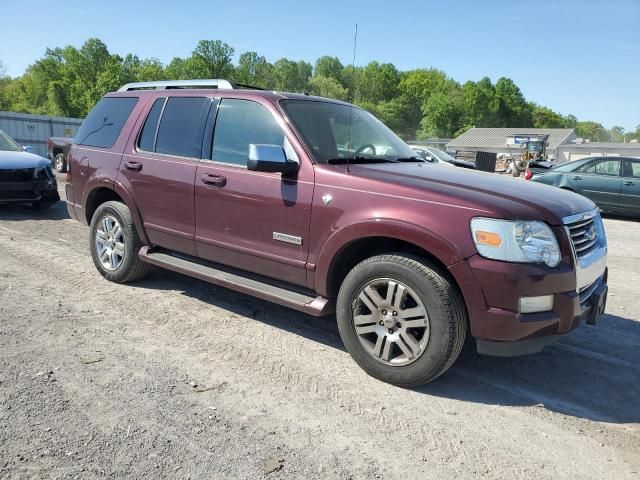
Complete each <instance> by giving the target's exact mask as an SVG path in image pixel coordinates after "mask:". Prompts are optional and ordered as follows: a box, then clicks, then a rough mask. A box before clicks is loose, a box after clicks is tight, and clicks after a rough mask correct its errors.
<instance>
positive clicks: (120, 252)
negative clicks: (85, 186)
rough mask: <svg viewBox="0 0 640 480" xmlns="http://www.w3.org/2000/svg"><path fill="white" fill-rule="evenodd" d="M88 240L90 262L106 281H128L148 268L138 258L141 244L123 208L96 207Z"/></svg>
mask: <svg viewBox="0 0 640 480" xmlns="http://www.w3.org/2000/svg"><path fill="white" fill-rule="evenodd" d="M89 238H90V240H89V248H90V250H91V257H92V258H93V263H94V264H95V266H96V268H97V269H98V271H99V272H100V273H101V274H102V276H103V277H105V278H106V279H107V280H110V281H112V282H116V283H126V282H132V281H134V280H138V279H139V278H142V277H143V276H144V275H145V274H146V273H147V270H148V269H149V265H148V264H146V263H144V262H142V261H141V260H140V258H139V257H138V251H139V250H140V248H141V247H142V243H141V242H140V238H139V237H138V232H137V231H136V227H135V225H134V223H133V220H132V218H131V212H130V211H129V209H128V208H127V206H126V205H124V204H122V203H120V202H106V203H103V204H102V205H100V206H99V207H98V209H97V210H96V211H95V213H94V214H93V218H92V219H91V227H90V235H89Z"/></svg>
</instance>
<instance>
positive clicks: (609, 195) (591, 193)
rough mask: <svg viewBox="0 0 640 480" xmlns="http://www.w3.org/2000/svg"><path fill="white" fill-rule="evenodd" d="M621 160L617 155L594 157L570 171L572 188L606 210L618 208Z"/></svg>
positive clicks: (620, 186)
mask: <svg viewBox="0 0 640 480" xmlns="http://www.w3.org/2000/svg"><path fill="white" fill-rule="evenodd" d="M621 167H622V161H621V160H620V158H617V157H604V158H596V159H594V160H592V161H590V162H588V163H586V164H584V165H582V166H581V167H579V168H578V169H576V170H574V171H573V172H571V173H568V174H567V176H568V179H569V183H570V184H571V186H572V187H573V189H574V190H575V191H576V192H578V193H580V194H582V195H584V196H585V197H588V198H590V199H591V200H593V201H594V202H595V203H596V205H598V206H599V207H602V208H605V209H607V210H616V209H618V208H619V207H618V202H619V201H620V190H621V188H622V177H621V176H620V173H621Z"/></svg>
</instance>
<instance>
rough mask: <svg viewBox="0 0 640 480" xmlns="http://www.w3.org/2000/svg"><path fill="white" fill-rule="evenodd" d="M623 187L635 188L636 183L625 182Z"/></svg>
mask: <svg viewBox="0 0 640 480" xmlns="http://www.w3.org/2000/svg"><path fill="white" fill-rule="evenodd" d="M623 185H624V186H625V187H633V186H634V185H635V183H633V182H624V183H623Z"/></svg>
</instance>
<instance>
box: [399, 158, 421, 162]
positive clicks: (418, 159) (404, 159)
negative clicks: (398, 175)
mask: <svg viewBox="0 0 640 480" xmlns="http://www.w3.org/2000/svg"><path fill="white" fill-rule="evenodd" d="M393 160H394V161H396V162H426V160H425V159H424V158H420V157H396V158H394V159H393Z"/></svg>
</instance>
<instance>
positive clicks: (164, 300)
mask: <svg viewBox="0 0 640 480" xmlns="http://www.w3.org/2000/svg"><path fill="white" fill-rule="evenodd" d="M61 186H62V185H61ZM605 224H606V228H607V231H608V235H609V243H610V262H609V265H610V283H609V285H610V297H609V304H608V310H607V314H606V315H605V316H604V318H602V319H601V321H600V323H599V324H598V325H597V326H595V327H588V326H583V327H581V328H580V329H578V330H577V331H575V332H573V333H572V334H570V335H568V336H566V337H564V338H562V339H561V340H560V341H558V342H557V343H555V344H554V345H552V346H550V347H548V348H547V349H546V350H545V351H544V352H543V353H541V354H539V355H534V356H530V357H523V358H515V359H499V358H490V357H480V356H478V355H475V354H473V353H471V352H467V353H466V354H465V355H464V356H463V358H461V359H460V360H459V361H458V363H457V364H456V365H455V366H454V367H453V368H452V369H451V370H450V371H449V372H448V373H447V374H445V375H444V376H443V377H441V378H440V379H439V380H438V381H437V382H436V383H434V384H431V385H427V386H425V387H422V388H419V389H413V390H403V389H399V388H396V387H392V386H390V385H387V384H384V383H381V382H378V381H376V380H374V379H372V378H370V377H368V376H367V375H366V374H365V373H364V372H363V371H362V370H360V369H359V368H358V367H357V366H356V364H355V363H354V362H353V361H352V360H351V359H350V357H349V355H348V354H347V353H346V352H345V351H344V348H343V347H342V344H341V342H340V339H339V337H338V335H337V329H336V327H335V324H334V319H332V318H331V317H329V318H327V319H316V318H313V317H310V316H306V315H304V314H301V313H298V312H295V311H291V310H287V309H285V308H281V307H278V306H275V305H272V304H269V303H266V302H262V301H259V300H255V299H253V298H250V297H247V296H243V295H240V294H236V293H234V292H231V291H228V290H225V289H222V288H216V287H214V286H211V285H208V284H206V283H204V282H200V281H196V280H193V279H190V278H187V277H183V276H180V275H177V274H173V273H170V272H167V271H161V270H155V271H153V273H152V274H151V275H150V276H149V277H148V278H146V279H145V280H143V281H140V282H137V283H135V284H132V285H126V286H125V285H116V284H112V283H108V282H106V281H105V280H103V279H102V277H101V276H100V275H99V274H98V273H97V271H96V270H95V268H94V266H93V264H92V262H91V258H90V256H89V252H88V229H87V228H86V227H84V226H82V225H80V224H79V223H77V222H74V221H72V220H71V219H69V217H68V215H67V213H66V208H65V206H64V204H63V203H60V204H59V205H57V206H56V207H55V208H53V209H51V210H50V211H48V212H43V213H34V212H33V211H32V210H31V209H29V208H27V207H20V206H10V207H1V209H0V478H1V479H5V478H6V479H8V478H11V479H13V478H82V479H91V478H105V477H108V478H123V477H125V478H154V479H156V478H192V479H200V478H270V479H278V478H305V479H313V478H322V479H325V478H340V479H348V478H354V479H355V478H366V479H372V478H385V479H386V478H389V479H392V478H403V479H407V478H421V479H422V478H424V479H429V478H435V479H439V480H441V479H444V478H454V477H456V478H508V479H518V478H523V479H525V478H526V479H528V478H540V479H547V478H548V479H558V478H572V479H586V478H598V479H625V478H640V350H639V348H638V346H639V345H640V321H639V317H640V315H639V312H640V296H639V295H638V294H639V293H640V288H639V286H638V285H640V249H638V246H639V245H640V222H636V221H631V220H624V219H606V220H605Z"/></svg>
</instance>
